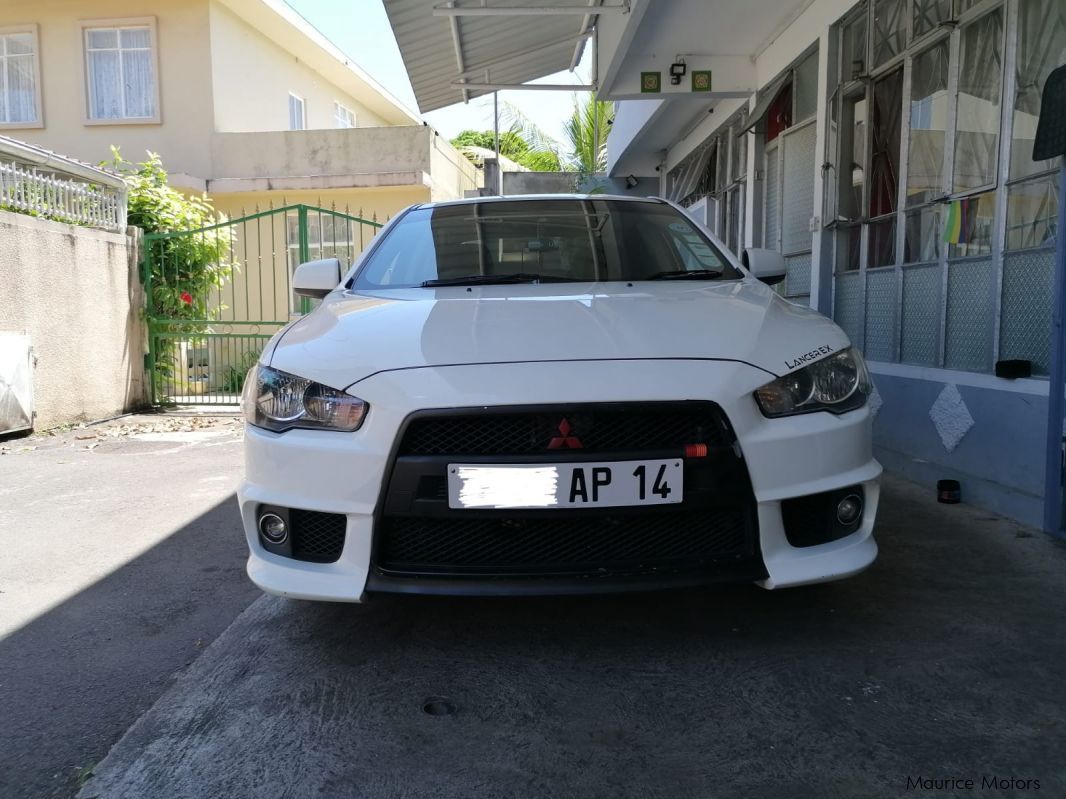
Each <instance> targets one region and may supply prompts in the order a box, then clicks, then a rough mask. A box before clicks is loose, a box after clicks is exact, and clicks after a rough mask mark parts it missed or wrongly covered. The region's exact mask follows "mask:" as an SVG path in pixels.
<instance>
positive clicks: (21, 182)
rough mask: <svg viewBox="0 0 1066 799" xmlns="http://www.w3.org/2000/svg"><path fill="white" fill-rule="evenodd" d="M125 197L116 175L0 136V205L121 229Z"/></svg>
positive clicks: (70, 220) (124, 217) (124, 226)
mask: <svg viewBox="0 0 1066 799" xmlns="http://www.w3.org/2000/svg"><path fill="white" fill-rule="evenodd" d="M126 197H127V194H126V183H125V181H123V180H122V178H120V177H119V176H117V175H113V174H111V173H110V172H105V171H103V170H102V169H96V168H95V167H91V166H89V165H87V164H82V163H80V162H78V161H73V160H71V159H68V158H64V157H62V156H59V155H56V154H55V153H51V152H49V151H47V150H42V149H40V148H38V147H33V146H31V145H27V144H23V143H22V142H19V141H16V140H14V139H9V138H7V137H6V136H0V209H3V210H8V211H17V212H19V213H23V214H29V215H31V216H39V217H44V218H46V219H53V220H56V221H58V222H67V223H70V224H74V225H85V226H87V227H95V228H101V229H103V230H110V231H116V232H121V231H124V230H125V229H126Z"/></svg>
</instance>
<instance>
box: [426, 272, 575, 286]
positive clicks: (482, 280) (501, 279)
mask: <svg viewBox="0 0 1066 799" xmlns="http://www.w3.org/2000/svg"><path fill="white" fill-rule="evenodd" d="M580 282H582V281H581V280H579V279H578V278H575V277H559V276H557V275H537V274H534V273H532V272H512V273H511V274H506V275H462V276H461V277H444V278H438V279H436V280H424V281H422V282H421V283H420V284H419V286H420V287H421V288H424V289H426V288H433V287H434V286H489V285H493V284H500V283H580Z"/></svg>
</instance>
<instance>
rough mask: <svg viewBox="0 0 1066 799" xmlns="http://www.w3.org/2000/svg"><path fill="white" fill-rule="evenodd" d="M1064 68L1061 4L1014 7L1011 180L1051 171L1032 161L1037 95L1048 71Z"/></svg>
mask: <svg viewBox="0 0 1066 799" xmlns="http://www.w3.org/2000/svg"><path fill="white" fill-rule="evenodd" d="M1059 64H1066V4H1064V3H1063V2H1062V0H1026V2H1024V3H1021V4H1020V5H1019V7H1018V58H1017V63H1016V64H1015V68H1014V74H1015V87H1016V88H1015V95H1014V131H1013V133H1012V142H1011V162H1010V176H1011V179H1012V180H1015V179H1018V178H1023V177H1026V176H1028V175H1036V174H1039V173H1041V172H1046V171H1048V170H1049V169H1052V168H1053V166H1054V165H1053V164H1052V163H1051V162H1050V161H1033V141H1034V139H1035V138H1036V122H1037V118H1038V117H1039V115H1040V94H1041V92H1042V91H1043V89H1044V84H1045V83H1046V82H1047V78H1048V75H1050V74H1051V70H1053V69H1054V68H1055V67H1057V66H1058V65H1059Z"/></svg>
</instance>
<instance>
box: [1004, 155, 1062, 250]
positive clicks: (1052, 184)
mask: <svg viewBox="0 0 1066 799" xmlns="http://www.w3.org/2000/svg"><path fill="white" fill-rule="evenodd" d="M1059 199H1060V198H1059V176H1058V175H1057V174H1051V175H1044V176H1043V177H1039V178H1036V179H1034V180H1027V181H1025V182H1023V183H1016V184H1014V185H1012V186H1010V187H1009V188H1008V189H1007V239H1006V247H1007V249H1008V250H1025V249H1029V248H1031V247H1046V246H1052V245H1054V243H1055V227H1056V224H1057V222H1058V212H1059Z"/></svg>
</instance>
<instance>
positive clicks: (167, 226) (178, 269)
mask: <svg viewBox="0 0 1066 799" xmlns="http://www.w3.org/2000/svg"><path fill="white" fill-rule="evenodd" d="M104 165H106V166H109V167H111V168H112V169H114V170H115V171H116V172H118V173H119V174H121V175H122V176H123V178H124V179H125V181H126V184H127V186H128V187H129V199H128V206H127V208H128V211H127V213H128V219H129V224H131V225H136V226H137V227H139V228H141V230H143V231H144V233H145V234H146V237H147V238H146V240H145V253H144V264H145V266H146V270H145V271H146V274H145V275H144V279H145V285H146V287H147V292H148V297H147V314H148V316H149V318H150V319H151V320H152V321H153V325H152V333H153V334H156V335H155V341H156V348H155V361H156V364H155V366H156V368H155V372H154V374H155V378H156V380H157V392H156V394H157V396H162V395H163V394H164V393H165V392H162V391H159V390H158V389H159V388H161V385H162V384H165V383H169V382H170V381H171V380H172V379H173V378H174V376H175V375H174V361H175V357H174V355H175V352H176V347H177V343H178V340H179V337H175V336H173V335H167V334H175V333H180V334H183V336H182V337H184V336H188V337H190V338H194V337H195V335H196V334H197V333H204V332H208V330H209V327H210V322H211V319H212V316H213V315H214V314H215V313H217V312H218V311H219V310H221V309H222V307H223V306H221V305H220V304H218V303H217V302H214V303H212V299H217V296H218V291H219V289H221V288H222V287H223V286H224V285H225V284H226V282H227V281H228V280H229V279H230V277H231V276H232V274H233V272H234V270H235V269H236V266H235V264H234V263H233V261H232V258H231V257H230V254H231V253H232V252H233V247H234V241H233V232H232V230H231V229H230V228H229V227H227V226H225V224H224V223H225V221H226V220H225V217H223V216H222V215H221V214H219V213H217V212H216V211H215V209H214V207H213V206H212V205H211V201H210V200H209V199H208V197H207V195H206V194H204V195H201V196H199V197H195V196H194V197H188V196H186V195H184V194H182V193H181V192H179V191H177V190H176V189H173V188H172V187H171V186H170V185H169V184H168V182H167V173H166V170H165V169H164V168H163V162H162V160H161V159H160V157H159V155H158V154H156V153H153V152H149V153H148V160H146V161H142V162H140V163H136V164H135V163H132V162H130V161H127V160H126V159H124V158H123V157H122V155H121V153H120V152H119V149H118V148H117V147H112V148H111V161H110V162H106V163H105V164H104ZM153 234H155V235H153ZM166 234H177V235H166ZM181 234H185V235H181ZM158 334H164V335H162V336H160V335H158Z"/></svg>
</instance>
